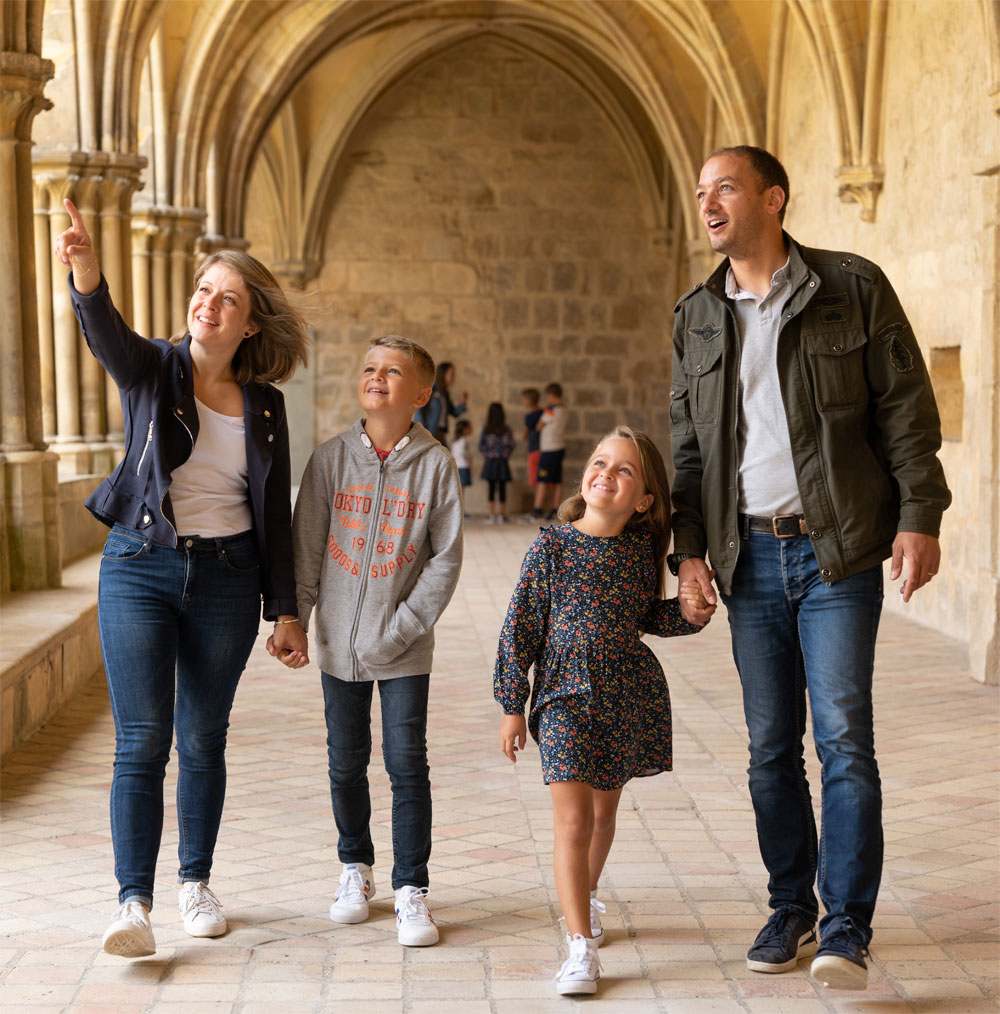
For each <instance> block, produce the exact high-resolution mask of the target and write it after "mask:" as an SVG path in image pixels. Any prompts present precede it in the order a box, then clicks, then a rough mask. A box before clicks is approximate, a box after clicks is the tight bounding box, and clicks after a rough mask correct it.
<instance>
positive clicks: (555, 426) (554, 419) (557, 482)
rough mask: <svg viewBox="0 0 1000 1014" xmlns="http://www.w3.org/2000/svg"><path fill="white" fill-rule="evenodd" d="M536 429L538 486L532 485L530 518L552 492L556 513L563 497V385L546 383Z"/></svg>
mask: <svg viewBox="0 0 1000 1014" xmlns="http://www.w3.org/2000/svg"><path fill="white" fill-rule="evenodd" d="M536 428H537V429H538V432H539V446H540V448H541V452H542V453H541V455H540V456H539V459H538V485H537V486H536V487H535V506H534V508H533V509H532V511H531V515H530V517H531V518H532V519H537V518H540V517H541V516H542V514H543V513H544V510H545V500H546V498H547V496H548V493H549V491H550V490H551V492H552V510H551V511H550V513H549V518H554V517H555V516H556V509H557V508H558V507H559V501H560V500H561V499H562V463H563V456H564V455H565V453H566V406H565V405H563V403H562V386H561V385H559V384H549V385H548V386H547V387H546V388H545V411H544V412H543V413H542V416H541V418H540V419H539V420H538V423H537V424H536Z"/></svg>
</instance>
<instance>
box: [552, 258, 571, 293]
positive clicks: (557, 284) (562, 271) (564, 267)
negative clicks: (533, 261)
mask: <svg viewBox="0 0 1000 1014" xmlns="http://www.w3.org/2000/svg"><path fill="white" fill-rule="evenodd" d="M575 288H576V265H575V264H569V263H565V262H563V263H560V264H555V265H553V267H552V289H553V291H555V292H572V291H573V290H574V289H575Z"/></svg>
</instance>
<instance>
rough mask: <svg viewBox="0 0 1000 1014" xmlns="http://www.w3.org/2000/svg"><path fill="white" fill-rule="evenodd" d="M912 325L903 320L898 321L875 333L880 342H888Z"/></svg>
mask: <svg viewBox="0 0 1000 1014" xmlns="http://www.w3.org/2000/svg"><path fill="white" fill-rule="evenodd" d="M909 326H910V325H909V324H906V323H904V322H903V321H897V322H896V323H895V324H887V325H886V326H885V327H884V328H882V329H881V330H880V331H878V333H877V334H876V335H875V337H876V339H878V341H880V342H887V341H889V340H890V339H892V338H893V337H895V336H896V335H899V334H902V333H903V332H904V331H905V330H906V329H907V328H908V327H909Z"/></svg>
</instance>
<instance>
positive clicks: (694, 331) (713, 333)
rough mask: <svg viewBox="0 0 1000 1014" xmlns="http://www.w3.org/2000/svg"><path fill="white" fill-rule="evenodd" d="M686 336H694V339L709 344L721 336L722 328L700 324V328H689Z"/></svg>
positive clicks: (716, 325)
mask: <svg viewBox="0 0 1000 1014" xmlns="http://www.w3.org/2000/svg"><path fill="white" fill-rule="evenodd" d="M688 334H690V335H694V337H695V338H699V339H701V341H703V342H710V341H711V340H712V339H713V338H718V337H719V335H720V334H722V328H721V327H719V325H718V324H702V325H701V327H689V328H688Z"/></svg>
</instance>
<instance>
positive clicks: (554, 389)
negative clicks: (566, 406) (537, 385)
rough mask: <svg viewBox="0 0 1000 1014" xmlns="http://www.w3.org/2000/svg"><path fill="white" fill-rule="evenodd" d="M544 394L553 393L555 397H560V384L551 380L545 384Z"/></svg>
mask: <svg viewBox="0 0 1000 1014" xmlns="http://www.w3.org/2000/svg"><path fill="white" fill-rule="evenodd" d="M545 393H546V394H554V395H555V396H556V397H557V398H561V397H562V384H557V383H556V382H555V381H553V382H552V383H551V384H546V385H545Z"/></svg>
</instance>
